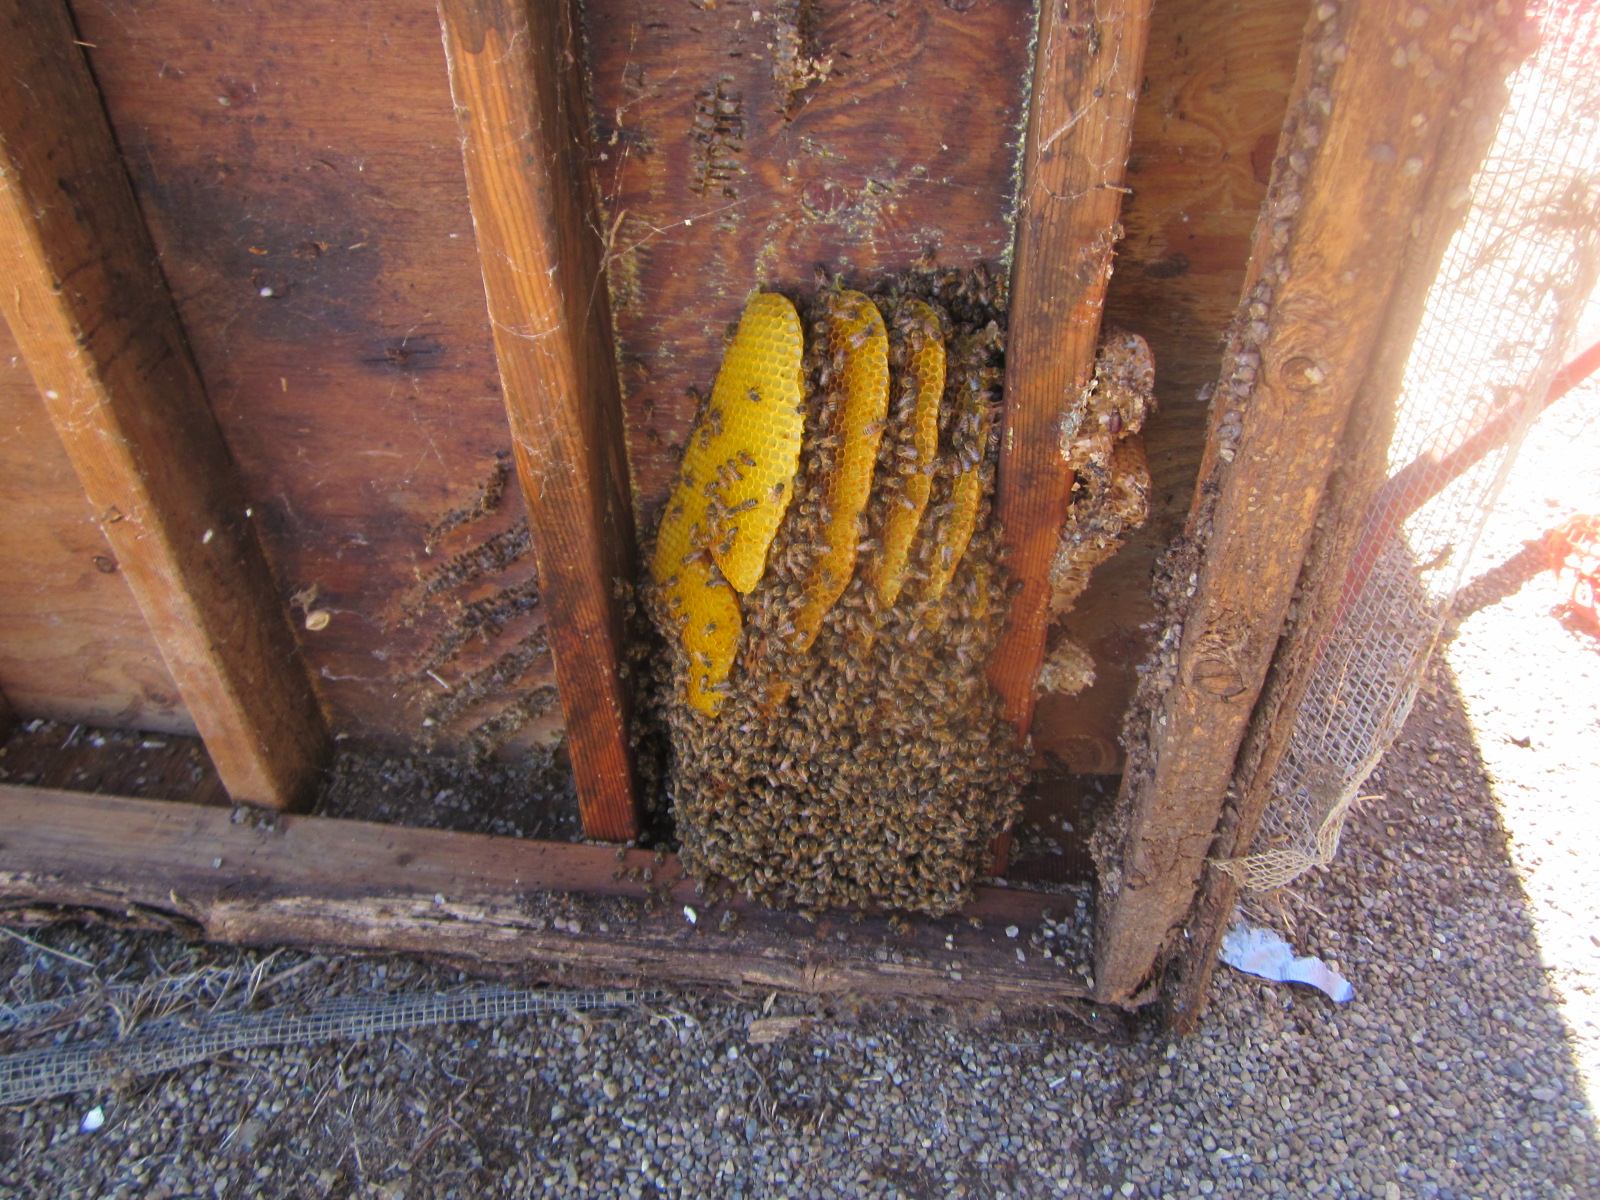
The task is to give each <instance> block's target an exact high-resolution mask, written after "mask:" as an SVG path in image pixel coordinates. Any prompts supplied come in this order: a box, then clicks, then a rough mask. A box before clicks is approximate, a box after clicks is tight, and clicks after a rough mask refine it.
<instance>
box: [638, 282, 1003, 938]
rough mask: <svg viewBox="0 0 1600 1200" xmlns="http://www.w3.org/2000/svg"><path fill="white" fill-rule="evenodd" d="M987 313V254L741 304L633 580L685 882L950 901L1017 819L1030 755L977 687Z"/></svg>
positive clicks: (991, 533) (987, 526)
mask: <svg viewBox="0 0 1600 1200" xmlns="http://www.w3.org/2000/svg"><path fill="white" fill-rule="evenodd" d="M1004 329H1005V304H1004V295H1003V293H1002V291H1001V285H1000V283H999V281H998V280H996V279H995V278H994V277H992V276H990V275H989V274H988V273H987V272H986V271H983V270H981V269H980V270H979V271H976V272H970V273H965V272H954V271H947V272H940V273H932V272H917V273H912V274H907V275H902V276H897V277H894V278H892V279H889V280H886V281H883V282H882V283H880V284H878V285H877V286H876V287H874V288H872V289H870V291H852V290H848V289H845V288H843V287H842V286H840V285H839V283H838V282H837V281H835V280H829V279H823V280H820V281H819V287H818V290H817V293H816V295H815V297H814V298H813V299H812V300H810V302H809V303H807V304H805V305H804V306H803V308H802V307H797V306H796V305H794V304H793V303H792V302H791V301H790V300H789V299H788V298H787V297H784V296H781V295H779V294H776V293H770V292H769V293H761V294H759V295H757V296H756V297H755V298H754V299H753V300H752V301H751V303H750V306H749V308H747V310H746V313H745V316H744V318H743V319H742V320H741V322H740V325H739V327H738V330H737V332H735V333H734V335H733V337H732V339H731V341H730V344H729V347H728V350H727V354H726V357H725V359H724V362H723V366H722V369H721V371H720V372H719V374H718V377H717V383H716V386H715V388H714V389H713V391H712V393H711V395H710V397H708V398H707V400H706V401H705V402H704V403H703V405H702V408H701V412H700V414H699V416H698V418H697V420H696V425H695V429H694V432H693V433H692V434H691V435H690V438H689V441H688V443H687V445H686V449H685V454H684V460H683V464H682V466H681V467H680V473H679V478H678V484H677V487H676V489H675V491H674V493H673V496H672V498H671V499H670V500H669V501H668V504H667V508H666V510H665V512H664V514H663V517H662V521H661V525H660V528H659V530H658V533H657V539H656V549H655V553H654V558H653V562H652V570H651V575H652V583H651V586H650V587H648V588H647V589H646V605H647V608H648V610H649V612H650V614H651V616H652V618H653V620H654V621H655V623H656V625H657V627H658V629H660V631H661V632H662V634H663V635H664V637H665V640H666V642H667V645H668V646H669V648H670V653H669V655H668V656H667V660H668V661H666V662H665V663H664V664H663V665H662V668H661V669H660V670H659V671H658V675H657V679H656V691H657V697H658V707H659V710H660V712H661V714H662V716H663V718H664V721H665V724H666V727H667V729H668V731H669V733H670V740H671V756H670V764H669V767H668V778H667V788H668V791H669V793H670V800H671V805H672V811H673V815H674V819H675V822H676V828H677V834H678V838H679V841H680V845H681V852H682V856H683V860H684V863H685V865H686V866H687V867H688V868H689V869H690V870H691V871H693V872H694V874H695V875H696V876H698V877H701V878H707V877H711V876H720V877H722V878H723V879H725V880H727V881H729V882H731V883H732V884H733V885H734V886H736V887H738V888H739V889H740V890H742V891H745V892H748V893H750V894H752V895H755V896H758V897H760V898H762V899H764V900H766V901H767V902H769V903H773V904H776V905H780V906H787V905H795V906H800V907H804V908H822V907H830V906H844V907H862V906H867V905H881V906H885V907H890V908H898V909H906V910H922V911H925V912H930V913H945V912H949V911H951V910H953V909H955V908H958V907H960V905H961V904H962V903H964V902H965V900H966V899H967V898H968V896H969V893H970V889H971V886H972V882H973V880H974V878H975V877H976V876H977V875H978V874H980V873H981V872H983V870H984V868H985V866H986V864H987V863H988V861H989V858H990V854H991V844H992V842H993V840H994V838H995V836H996V835H997V834H998V833H999V832H1000V831H1001V830H1002V829H1004V828H1005V827H1006V826H1007V825H1008V823H1009V822H1010V821H1011V819H1012V818H1013V817H1014V815H1015V813H1016V811H1017V796H1018V793H1019V792H1020V790H1021V787H1022V784H1023V782H1024V780H1025V777H1026V756H1025V755H1024V753H1023V752H1021V751H1020V750H1019V749H1018V747H1017V746H1016V744H1015V742H1016V738H1015V733H1014V731H1013V730H1012V728H1011V727H1010V725H1008V724H1007V723H1006V722H1005V721H1004V720H1003V718H1002V717H1001V715H1000V710H999V704H998V700H997V698H996V696H995V695H994V694H993V692H992V691H991V689H990V687H989V685H988V682H987V679H986V677H985V669H986V667H987V664H988V662H989V658H990V655H991V653H992V651H993V649H994V646H995V644H996V643H997V641H998V640H999V635H1000V632H1001V629H1002V627H1003V625H1004V622H1005V616H1006V607H1007V584H1006V576H1005V574H1004V571H1003V569H1002V567H1001V564H1000V552H999V538H998V531H997V530H996V529H995V528H994V527H993V525H992V524H991V522H990V520H989V511H990V506H991V502H992V495H993V482H994V472H995V460H996V454H997V450H996V443H997V440H998V438H997V434H998V427H999V405H1000V389H1001V376H1002V367H1003V355H1004V345H1005V335H1004Z"/></svg>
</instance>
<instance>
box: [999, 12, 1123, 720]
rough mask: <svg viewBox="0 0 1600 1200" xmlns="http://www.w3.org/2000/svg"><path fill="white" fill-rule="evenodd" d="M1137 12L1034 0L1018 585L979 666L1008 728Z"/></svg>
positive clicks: (1019, 274)
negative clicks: (995, 642)
mask: <svg viewBox="0 0 1600 1200" xmlns="http://www.w3.org/2000/svg"><path fill="white" fill-rule="evenodd" d="M1149 25H1150V5H1149V0H1045V2H1044V3H1043V4H1041V5H1040V9H1039V38H1038V44H1037V50H1036V53H1035V59H1034V70H1033V94H1032V98H1031V101H1030V106H1029V111H1028V129H1027V135H1026V140H1025V142H1024V146H1023V160H1022V185H1021V192H1020V195H1019V199H1018V208H1017V241H1016V251H1015V260H1014V261H1015V265H1014V267H1013V269H1012V284H1011V319H1010V329H1009V331H1008V334H1007V348H1006V380H1005V397H1006V404H1005V417H1004V420H1003V423H1002V426H1001V442H1000V472H999V479H998V481H997V484H996V490H997V495H996V499H995V515H996V517H997V519H998V520H999V521H1000V524H1001V526H1002V528H1003V529H1004V531H1005V539H1006V546H1007V550H1008V557H1007V562H1006V565H1007V568H1008V569H1009V571H1010V573H1011V576H1012V578H1013V579H1015V580H1017V581H1018V582H1019V583H1020V585H1021V590H1020V591H1019V593H1018V594H1017V596H1016V598H1015V599H1014V600H1013V601H1012V606H1011V619H1010V623H1009V625H1008V626H1007V629H1006V632H1005V635H1004V637H1003V638H1002V639H1001V642H1000V645H999V646H998V647H997V648H996V651H995V656H994V661H993V664H992V665H991V667H990V671H989V678H990V680H991V682H992V683H993V684H994V687H995V690H996V691H998V692H999V693H1000V696H1001V698H1002V700H1003V702H1004V704H1005V713H1006V717H1007V719H1009V720H1010V721H1011V722H1012V724H1013V725H1015V726H1016V729H1017V737H1018V738H1019V740H1020V739H1021V738H1025V737H1026V736H1027V734H1028V728H1029V726H1030V725H1031V724H1032V722H1033V706H1034V687H1033V684H1034V678H1035V676H1037V675H1038V673H1039V664H1040V663H1041V662H1042V661H1043V658H1044V640H1045V632H1046V628H1047V626H1048V625H1049V621H1050V611H1049V609H1050V585H1049V573H1050V562H1051V560H1052V559H1053V558H1054V557H1055V553H1056V545H1057V542H1058V540H1059V539H1060V536H1061V524H1062V521H1063V520H1064V519H1065V517H1066V504H1067V497H1068V494H1069V493H1070V492H1071V490H1072V472H1071V471H1069V470H1068V469H1067V467H1066V465H1065V463H1063V462H1062V459H1061V453H1060V450H1059V445H1060V441H1059V434H1058V426H1059V423H1060V420H1061V416H1062V413H1063V412H1064V411H1065V410H1066V409H1067V407H1068V406H1069V405H1070V404H1071V403H1072V401H1073V400H1074V399H1075V398H1076V397H1077V396H1078V395H1079V394H1080V393H1081V392H1082V390H1083V388H1084V386H1085V385H1086V384H1087V383H1088V382H1089V380H1090V378H1091V377H1092V375H1093V372H1094V357H1095V345H1096V343H1097V341H1098V340H1099V337H1100V316H1101V311H1102V308H1103V306H1104V301H1105V291H1106V281H1107V280H1108V279H1109V278H1110V277H1111V256H1112V251H1113V249H1114V248H1115V246H1116V241H1117V237H1118V233H1119V231H1118V226H1117V212H1118V210H1119V207H1120V205H1121V202H1122V180H1123V175H1124V173H1125V169H1126V165H1127V158H1128V143H1129V138H1130V137H1131V134H1132V128H1133V107H1134V102H1135V100H1136V98H1137V96H1138V91H1139V80H1140V75H1141V71H1142V68H1143V62H1144V47H1145V39H1146V36H1147V34H1148V32H1149Z"/></svg>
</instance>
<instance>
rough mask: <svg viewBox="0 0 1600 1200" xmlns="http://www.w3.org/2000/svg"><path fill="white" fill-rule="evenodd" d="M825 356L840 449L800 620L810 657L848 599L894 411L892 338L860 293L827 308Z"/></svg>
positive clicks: (830, 420)
mask: <svg viewBox="0 0 1600 1200" xmlns="http://www.w3.org/2000/svg"><path fill="white" fill-rule="evenodd" d="M824 304H825V314H824V317H823V328H824V330H825V335H824V336H825V339H826V348H825V353H826V354H827V355H829V356H830V357H831V358H832V360H833V361H832V372H833V387H832V388H831V389H829V391H830V393H831V394H830V395H828V396H827V397H826V398H824V401H823V411H824V413H825V414H826V420H827V425H826V431H825V433H824V435H823V436H825V437H830V438H833V439H835V440H836V441H837V457H836V458H835V460H834V462H833V464H832V469H831V471H829V472H828V474H827V478H826V482H825V485H824V493H825V497H826V500H825V505H826V512H827V520H826V523H825V524H824V526H823V529H822V543H823V546H824V549H823V550H822V553H820V554H819V555H818V556H817V557H816V559H815V560H814V561H813V562H812V565H811V573H810V576H809V577H808V579H807V580H806V587H805V598H804V601H803V602H802V604H801V606H800V608H799V610H798V611H797V612H796V613H795V617H794V628H795V649H796V650H807V649H809V648H810V647H811V644H812V643H813V642H814V641H816V638H817V634H818V632H819V631H820V630H821V629H822V619H823V617H825V616H826V615H827V613H828V610H829V609H830V608H832V607H833V606H834V604H835V603H836V602H837V601H838V599H839V597H840V596H842V595H843V594H844V589H845V587H846V586H847V585H848V584H849V582H850V576H851V575H852V574H853V573H854V572H855V568H856V554H857V546H858V543H859V541H860V537H861V514H862V511H863V510H864V509H865V508H866V506H867V499H868V497H869V496H870V495H871V492H872V472H873V467H874V465H875V464H876V462H877V458H878V442H879V440H880V439H881V438H882V436H883V426H884V417H885V416H886V414H887V413H888V410H889V334H888V330H887V329H886V328H885V327H884V324H883V315H882V314H881V313H879V312H878V306H877V305H876V304H874V303H873V302H872V301H871V299H869V298H868V297H866V296H863V295H862V294H861V293H860V292H849V291H843V292H839V293H837V294H835V295H832V296H829V297H827V298H826V300H825V301H824Z"/></svg>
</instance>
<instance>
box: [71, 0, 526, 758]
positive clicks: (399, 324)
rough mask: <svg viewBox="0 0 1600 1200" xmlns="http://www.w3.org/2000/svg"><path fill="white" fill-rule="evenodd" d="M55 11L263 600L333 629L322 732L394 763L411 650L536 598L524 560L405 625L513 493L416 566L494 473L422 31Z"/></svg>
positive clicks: (474, 303) (470, 295)
mask: <svg viewBox="0 0 1600 1200" xmlns="http://www.w3.org/2000/svg"><path fill="white" fill-rule="evenodd" d="M72 7H73V11H74V15H75V17H76V20H77V24H78V32H79V36H80V37H81V38H82V40H83V41H84V42H87V43H90V44H91V45H90V47H89V48H88V49H87V50H86V51H85V53H86V54H87V55H88V57H89V60H90V64H91V66H92V68H93V71H94V76H95V79H96V81H97V82H98V83H99V85H100V87H101V91H102V94H103V96H104V100H105V105H106V109H107V111H108V113H109V115H110V117H111V122H112V126H113V129H114V131H115V135H116V138H117V141H118V143H119V144H120V146H121V147H122V150H123V154H124V159H125V162H126V164H127V168H128V171H129V173H130V175H131V176H132V180H133V186H134V192H135V195H136V196H137V198H138V201H139V205H140V208H141V210H142V212H143V213H144V215H145V219H146V221H147V223H148V224H149V226H150V231H151V234H152V237H153V239H154V241H155V244H156V248H157V251H158V253H159V255H160V260H161V266H162V269H163V271H164V272H165V274H166V276H167V278H168V281H169V283H170V285H171V287H172V290H173V294H174V298H175V300H176V302H177V306H178V311H179V316H180V318H181V320H182V322H183V325H184V328H185V331H186V332H187V334H188V337H189V342H190V346H191V349H192V351H193V354H194V358H195V361H196V363H197V365H198V366H199V369H200V373H201V376H202V378H203V379H204V381H205V384H206V388H207V392H208V393H209V395H210V398H211V402H212V407H213V410H214V411H215V413H216V415H217V420H218V423H219V424H220V425H221V427H222V432H223V436H224V438H225V439H226V441H227V443H228V448H229V450H230V451H231V452H232V454H233V457H234V460H235V462H236V464H237V467H238V471H239V474H240V477H241V480H242V484H243V488H244V493H245V497H246V502H247V504H248V505H249V506H250V507H251V508H252V510H253V512H254V520H255V523H256V526H257V529H258V532H259V535H260V537H261V539H262V541H263V543H264V544H265V547H266V551H267V556H268V560H269V562H270V563H271V565H272V567H273V571H274V575H275V579H276V586H277V588H278V592H279V595H280V596H281V597H282V598H283V599H284V600H285V601H287V600H289V598H291V597H292V596H294V595H296V594H298V593H302V592H304V591H305V590H306V589H309V588H311V587H312V586H315V587H316V588H317V602H318V607H320V608H322V609H323V610H324V611H327V612H329V613H330V614H331V621H330V622H329V624H328V625H327V626H326V627H325V628H322V629H320V630H318V631H315V632H313V631H310V630H307V629H305V628H304V625H303V622H301V623H297V626H296V636H297V638H298V639H299V642H300V646H301V653H302V654H303V655H304V656H305V658H306V660H307V662H308V663H309V665H310V669H311V673H312V676H313V681H314V683H315V685H316V687H317V689H318V691H319V694H320V697H321V700H322V702H323V704H324V707H325V709H326V711H327V713H328V719H329V724H330V725H331V727H332V728H333V730H334V731H335V732H336V733H338V734H340V735H343V736H347V737H350V738H353V739H357V740H359V741H363V742H376V743H380V744H382V745H383V746H384V747H386V748H388V749H397V748H401V747H406V746H411V745H415V743H416V742H417V740H418V739H419V737H421V736H422V735H423V733H424V724H423V722H424V709H425V707H426V705H427V702H428V701H429V699H430V698H431V696H430V692H432V693H434V694H437V687H436V685H435V684H434V683H433V682H432V681H430V680H428V679H426V678H425V677H423V678H420V679H419V678H418V675H419V670H418V665H419V663H420V662H421V661H423V660H424V659H425V658H426V657H427V655H428V652H429V648H430V646H432V645H433V644H434V643H435V641H436V639H438V638H439V637H441V636H445V635H447V634H448V632H449V630H450V628H451V623H452V622H453V621H454V620H455V619H456V618H457V617H458V616H459V614H460V611H461V606H462V605H465V604H470V603H473V602H475V601H479V600H483V599H486V598H488V597H489V596H491V595H492V594H493V593H494V592H495V591H497V590H498V589H502V588H505V587H508V586H509V587H516V586H520V585H523V584H526V583H527V582H528V580H529V579H530V578H531V576H532V575H533V562H532V558H531V557H526V556H525V557H524V558H522V559H520V560H518V561H516V562H513V563H510V564H508V565H507V566H506V567H505V569H503V570H501V571H498V572H496V573H494V574H493V575H492V576H490V577H485V578H481V579H478V580H475V581H473V582H472V583H471V584H470V585H468V586H465V587H462V588H460V589H455V590H452V591H449V592H447V593H444V594H440V595H437V596H435V597H432V598H430V599H429V601H428V602H427V603H426V604H424V605H422V606H421V607H420V608H419V609H417V610H415V611H408V610H407V605H408V601H409V600H410V599H411V598H412V597H413V596H414V594H415V592H416V590H417V587H418V580H417V576H418V575H419V574H426V573H430V572H433V571H435V570H436V569H437V568H439V567H440V565H441V564H442V563H443V562H445V561H446V560H449V559H450V558H451V557H452V556H453V555H455V554H456V553H458V552H467V553H470V552H471V551H472V550H473V548H474V547H476V546H477V545H478V544H480V543H481V542H482V540H483V539H484V538H486V537H487V536H490V535H493V534H496V533H500V532H502V531H503V530H504V529H505V528H507V527H508V526H509V525H510V524H512V523H514V521H515V520H516V519H517V518H518V515H519V514H518V510H519V509H520V502H519V500H518V490H517V484H516V481H515V479H514V478H513V479H512V481H511V483H510V485H509V486H508V487H507V489H506V493H505V496H504V499H503V502H502V504H501V506H500V510H499V511H498V512H497V513H496V514H494V515H493V516H492V517H490V518H488V519H487V520H485V521H482V522H476V523H473V524H471V525H467V526H463V527H461V528H459V529H457V530H456V531H455V532H454V533H453V534H451V535H450V536H449V537H448V538H446V539H444V540H443V541H441V542H439V543H438V544H436V545H433V546H432V547H431V549H430V548H429V546H428V531H429V528H430V526H432V525H434V524H435V523H437V522H438V521H439V520H440V518H441V517H442V516H443V515H444V514H446V513H448V512H451V511H453V510H456V509H459V508H460V507H462V506H463V505H466V504H469V503H470V502H471V500H472V498H473V496H474V495H475V493H476V492H477V490H478V487H479V484H480V481H481V479H482V478H483V475H484V469H485V464H486V463H490V462H492V461H493V460H494V458H495V456H496V455H497V454H500V453H506V452H509V451H510V448H511V439H510V434H509V433H508V431H507V428H506V415H505V404H504V401H503V399H502V397H501V394H500V381H499V378H498V372H497V370H496V365H495V359H494V348H493V344H492V340H491V338H490V329H489V321H488V315H487V313H486V311H485V308H484V298H483V281H482V276H481V273H480V271H479V268H478V261H477V257H476V253H475V250H474V246H473V238H472V218H471V213H470V211H469V209H468V205H467V192H466V182H465V180H464V178H463V176H462V170H461V151H460V144H459V137H458V132H457V128H456V121H455V117H454V115H453V113H452V111H451V102H450V87H449V80H448V77H447V72H446V66H445V59H444V53H443V51H442V49H441V47H440V41H439V17H438V12H437V9H436V8H435V6H434V4H433V2H432V0H392V2H391V0H349V2H334V0H287V2H285V3H278V4H270V5H250V6H242V7H241V6H238V5H218V4H213V3H211V2H210V0H159V2H156V0H73V3H72ZM531 620H532V618H531V617H524V618H523V619H522V621H521V623H520V624H518V625H516V626H515V627H512V626H507V627H506V629H505V630H504V633H503V635H502V636H503V637H504V638H505V639H508V640H515V639H516V638H518V637H520V636H522V635H523V634H525V633H527V632H529V630H530V629H531V625H530V624H529V622H530V621H531ZM502 649H504V646H503V645H492V646H484V645H481V644H479V643H477V642H476V641H473V642H472V643H470V645H469V646H468V647H467V649H466V652H465V653H464V654H463V655H462V657H461V658H460V659H459V660H458V661H457V662H456V663H454V664H452V668H457V669H452V668H440V670H439V672H438V673H439V674H440V675H441V676H442V677H443V678H444V679H445V680H446V681H447V682H448V683H450V684H451V685H452V686H453V685H455V684H456V682H457V681H458V679H459V678H462V677H464V676H466V675H467V674H469V673H470V672H471V671H472V670H474V669H477V668H480V667H484V666H487V665H488V664H489V663H491V662H492V661H493V660H494V658H495V656H496V654H497V653H498V652H499V651H500V650H502ZM552 678H553V677H552V676H551V675H550V674H545V673H540V674H538V675H536V676H533V677H529V678H528V679H527V680H526V681H525V683H526V684H527V686H536V685H538V684H542V683H547V682H551V680H552ZM428 732H436V731H434V730H429V731H428ZM444 744H445V745H446V746H449V745H453V744H454V742H453V740H452V739H450V738H446V740H445V743H444Z"/></svg>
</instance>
